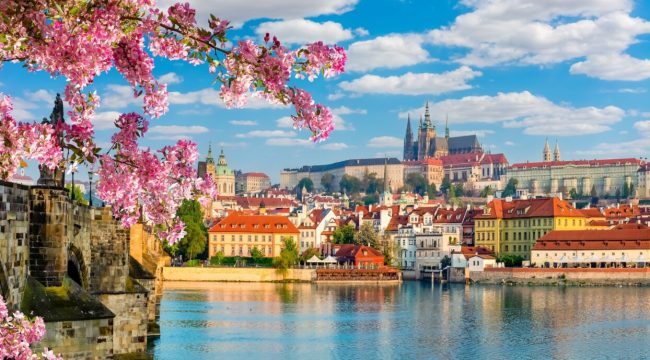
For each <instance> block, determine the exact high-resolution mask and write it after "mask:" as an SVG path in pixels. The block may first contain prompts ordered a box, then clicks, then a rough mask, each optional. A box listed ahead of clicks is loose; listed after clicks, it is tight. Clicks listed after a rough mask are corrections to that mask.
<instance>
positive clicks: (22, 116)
mask: <svg viewBox="0 0 650 360" xmlns="http://www.w3.org/2000/svg"><path fill="white" fill-rule="evenodd" d="M12 104H13V107H14V109H13V110H12V111H11V115H12V116H13V117H14V118H15V119H16V120H18V121H39V120H40V118H38V117H36V116H35V115H34V114H33V113H32V111H30V110H35V109H38V106H37V105H36V104H34V103H32V102H29V101H26V100H24V99H22V98H19V97H15V98H13V99H12Z"/></svg>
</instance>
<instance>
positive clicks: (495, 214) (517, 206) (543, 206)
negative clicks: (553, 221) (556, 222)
mask: <svg viewBox="0 0 650 360" xmlns="http://www.w3.org/2000/svg"><path fill="white" fill-rule="evenodd" d="M487 206H488V207H489V208H490V212H489V213H486V212H485V211H484V212H483V213H482V214H477V215H476V216H475V218H476V219H497V218H498V219H518V218H532V217H559V216H567V217H585V215H584V214H583V213H582V212H580V211H579V210H577V209H576V208H574V207H573V206H571V204H569V202H568V201H566V200H560V199H559V198H556V197H553V198H540V199H526V200H522V199H516V200H512V201H505V200H504V199H494V200H492V201H491V202H490V203H488V205H487Z"/></svg>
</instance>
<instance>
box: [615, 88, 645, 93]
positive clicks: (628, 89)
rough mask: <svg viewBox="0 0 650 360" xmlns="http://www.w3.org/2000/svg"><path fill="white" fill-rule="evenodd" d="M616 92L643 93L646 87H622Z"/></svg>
mask: <svg viewBox="0 0 650 360" xmlns="http://www.w3.org/2000/svg"><path fill="white" fill-rule="evenodd" d="M618 92H619V93H621V94H645V92H646V89H644V88H622V89H618Z"/></svg>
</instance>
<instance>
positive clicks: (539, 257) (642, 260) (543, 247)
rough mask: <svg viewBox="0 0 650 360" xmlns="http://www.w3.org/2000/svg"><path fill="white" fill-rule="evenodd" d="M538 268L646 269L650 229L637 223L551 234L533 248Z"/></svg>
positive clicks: (648, 257)
mask: <svg viewBox="0 0 650 360" xmlns="http://www.w3.org/2000/svg"><path fill="white" fill-rule="evenodd" d="M531 263H532V264H534V265H535V266H537V267H553V268H561V267H596V268H604V267H646V266H648V263H650V229H648V227H647V226H645V225H640V224H623V225H618V226H616V227H615V228H614V229H612V230H572V231H551V232H549V233H548V234H546V235H544V236H542V237H541V238H540V239H539V240H537V243H536V244H535V246H534V247H533V250H532V253H531Z"/></svg>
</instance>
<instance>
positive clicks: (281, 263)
mask: <svg viewBox="0 0 650 360" xmlns="http://www.w3.org/2000/svg"><path fill="white" fill-rule="evenodd" d="M282 242H283V245H284V247H283V248H282V250H281V251H280V255H279V256H276V257H275V258H273V267H274V268H276V269H277V271H278V273H280V274H282V275H285V276H286V274H287V270H288V269H289V268H291V267H292V266H294V265H295V264H296V263H297V262H298V259H299V257H298V247H297V246H296V242H295V241H294V240H293V239H292V238H290V237H283V238H282Z"/></svg>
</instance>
